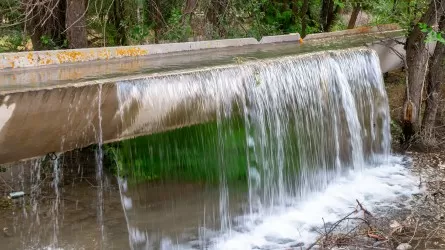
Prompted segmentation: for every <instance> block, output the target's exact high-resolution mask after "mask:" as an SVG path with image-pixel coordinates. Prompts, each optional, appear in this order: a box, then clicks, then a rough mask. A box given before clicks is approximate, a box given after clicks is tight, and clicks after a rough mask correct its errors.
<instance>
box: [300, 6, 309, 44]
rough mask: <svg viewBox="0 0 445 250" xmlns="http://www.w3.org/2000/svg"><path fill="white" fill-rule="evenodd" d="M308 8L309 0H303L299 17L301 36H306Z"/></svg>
mask: <svg viewBox="0 0 445 250" xmlns="http://www.w3.org/2000/svg"><path fill="white" fill-rule="evenodd" d="M308 9H309V0H303V6H302V7H301V11H300V19H301V37H305V36H306V26H307V17H306V16H307V15H306V14H307V11H308Z"/></svg>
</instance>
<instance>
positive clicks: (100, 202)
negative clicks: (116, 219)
mask: <svg viewBox="0 0 445 250" xmlns="http://www.w3.org/2000/svg"><path fill="white" fill-rule="evenodd" d="M101 107H102V84H99V90H98V98H97V108H98V112H97V117H98V131H97V137H98V140H97V141H98V144H97V150H96V181H97V186H98V187H97V222H98V225H99V230H100V234H101V241H100V244H103V243H104V242H105V233H104V218H103V217H104V215H103V213H104V180H103V150H102V144H103V134H102V109H101Z"/></svg>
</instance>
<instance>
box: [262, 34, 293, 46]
mask: <svg viewBox="0 0 445 250" xmlns="http://www.w3.org/2000/svg"><path fill="white" fill-rule="evenodd" d="M299 40H300V34H298V33H295V34H289V35H281V36H264V37H263V38H261V40H260V43H261V44H267V43H283V42H296V41H299Z"/></svg>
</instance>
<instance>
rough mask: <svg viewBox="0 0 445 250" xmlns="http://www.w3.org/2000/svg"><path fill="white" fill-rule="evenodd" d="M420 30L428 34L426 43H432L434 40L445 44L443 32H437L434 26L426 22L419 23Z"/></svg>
mask: <svg viewBox="0 0 445 250" xmlns="http://www.w3.org/2000/svg"><path fill="white" fill-rule="evenodd" d="M419 28H420V30H421V31H422V32H423V33H425V34H426V38H425V42H426V43H432V42H440V43H443V44H445V39H444V37H443V36H442V35H443V34H442V32H437V31H435V30H433V28H432V27H430V26H428V25H427V24H425V23H419Z"/></svg>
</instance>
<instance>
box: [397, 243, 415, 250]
mask: <svg viewBox="0 0 445 250" xmlns="http://www.w3.org/2000/svg"><path fill="white" fill-rule="evenodd" d="M411 248H413V247H412V246H411V245H410V244H408V243H402V244H400V245H398V246H397V248H396V250H409V249H411Z"/></svg>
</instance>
